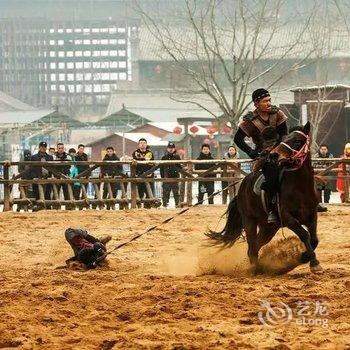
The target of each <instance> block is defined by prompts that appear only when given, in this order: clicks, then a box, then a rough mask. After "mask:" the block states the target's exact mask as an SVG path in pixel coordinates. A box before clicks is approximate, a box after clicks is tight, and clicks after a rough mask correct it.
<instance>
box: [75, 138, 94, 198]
mask: <svg viewBox="0 0 350 350" xmlns="http://www.w3.org/2000/svg"><path fill="white" fill-rule="evenodd" d="M84 151H85V146H84V145H83V144H80V145H78V152H77V153H76V155H75V161H76V162H87V161H88V160H89V157H88V155H87V154H86V153H85V152H84ZM76 167H77V169H78V175H79V174H81V173H82V172H84V171H86V170H88V169H89V165H84V164H83V165H82V164H79V165H78V164H77V165H76ZM89 176H90V174H87V175H86V176H85V178H88V177H89ZM83 186H84V189H85V192H86V191H87V186H88V184H82V185H81V188H82V187H83ZM79 198H81V193H80V191H79V196H78V199H79Z"/></svg>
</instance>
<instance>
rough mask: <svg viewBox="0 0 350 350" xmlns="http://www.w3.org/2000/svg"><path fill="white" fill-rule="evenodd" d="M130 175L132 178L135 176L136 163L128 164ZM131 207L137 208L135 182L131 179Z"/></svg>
mask: <svg viewBox="0 0 350 350" xmlns="http://www.w3.org/2000/svg"><path fill="white" fill-rule="evenodd" d="M130 177H131V178H132V179H134V178H135V177H136V164H134V163H131V164H130ZM131 208H132V209H135V208H137V184H136V182H133V181H131Z"/></svg>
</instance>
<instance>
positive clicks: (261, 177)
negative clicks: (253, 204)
mask: <svg viewBox="0 0 350 350" xmlns="http://www.w3.org/2000/svg"><path fill="white" fill-rule="evenodd" d="M259 172H260V175H259V176H258V177H257V179H256V180H255V183H254V187H253V191H254V193H255V194H256V195H257V196H259V197H260V199H261V204H262V206H263V208H264V211H265V213H266V214H267V213H268V211H267V204H266V203H267V201H268V198H267V194H266V192H265V191H264V190H263V189H262V188H261V185H262V184H263V183H264V182H265V176H264V174H263V173H262V172H261V171H259Z"/></svg>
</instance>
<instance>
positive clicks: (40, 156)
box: [32, 142, 53, 211]
mask: <svg viewBox="0 0 350 350" xmlns="http://www.w3.org/2000/svg"><path fill="white" fill-rule="evenodd" d="M46 150H47V143H46V142H40V143H39V151H38V153H36V154H34V155H33V156H32V161H34V162H49V161H53V157H52V156H51V155H49V154H47V153H46ZM49 177H51V172H50V168H49V167H45V168H44V167H43V166H40V165H33V167H32V178H33V179H47V178H49ZM43 188H44V197H45V199H46V200H49V199H50V198H51V192H52V185H51V184H45V185H43ZM33 194H34V197H35V199H36V200H39V199H40V195H39V187H38V185H37V184H33ZM38 209H39V207H38V206H35V207H34V208H33V211H37V210H38Z"/></svg>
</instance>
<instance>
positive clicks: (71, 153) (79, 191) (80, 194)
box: [17, 138, 350, 211]
mask: <svg viewBox="0 0 350 350" xmlns="http://www.w3.org/2000/svg"><path fill="white" fill-rule="evenodd" d="M342 156H343V157H345V158H350V144H347V145H346V146H345V148H344V154H343V155H342ZM238 157H239V155H238V152H237V149H236V147H235V146H233V145H231V146H230V147H228V149H227V151H226V152H225V154H224V156H223V159H237V158H238ZM314 157H315V158H326V159H329V158H333V155H332V154H331V153H330V152H329V148H328V146H327V145H325V144H323V145H321V146H320V147H319V150H318V152H317V153H316V154H315V155H314ZM132 159H134V160H136V161H138V163H137V166H136V174H134V175H136V176H137V177H140V176H141V177H146V178H147V177H154V170H153V169H152V167H153V165H150V164H142V161H146V160H154V155H153V152H152V150H151V149H150V147H149V146H148V144H147V140H146V139H144V138H141V139H140V140H139V142H138V148H137V149H136V150H135V151H134V152H133V153H132ZM196 159H197V160H213V159H214V158H213V156H212V154H211V150H210V145H209V144H203V145H202V147H201V151H200V153H199V155H198V157H197V158H196ZM88 160H89V157H88V155H87V154H86V153H85V146H84V145H83V144H80V145H78V147H77V150H76V149H75V148H70V149H69V150H68V151H67V150H66V149H65V145H64V144H63V143H58V144H57V145H56V148H53V147H50V148H49V149H48V145H47V143H46V142H40V144H39V149H38V152H37V153H35V154H31V153H30V151H29V150H25V151H24V154H23V161H39V162H48V161H53V162H54V161H60V162H62V161H72V162H73V165H71V164H67V165H62V164H61V165H59V166H52V164H50V166H48V165H47V166H41V165H30V166H29V165H23V164H22V165H21V166H20V167H19V172H20V173H21V178H22V179H35V178H37V179H48V178H78V177H79V178H86V179H87V178H89V177H90V176H91V169H90V166H89V165H88V164H86V165H85V164H81V163H79V164H75V163H76V162H87V161H88ZM102 160H103V161H118V160H120V159H119V158H118V156H117V155H116V152H115V149H114V148H113V147H112V146H108V147H107V148H106V153H105V155H104V157H103V158H102ZM161 160H167V161H176V160H180V156H179V155H178V154H177V150H176V145H175V144H174V143H173V142H169V143H168V145H167V147H166V150H165V153H164V156H163V157H162V158H161ZM213 165H214V164H212V163H197V164H195V167H194V169H195V170H196V171H197V172H198V173H199V174H201V173H205V177H208V178H214V177H216V173H215V172H214V171H210V169H211V167H213ZM328 165H329V162H328V163H327V162H316V163H315V164H314V166H315V168H325V167H327V166H328ZM182 169H183V168H182V166H181V165H180V164H179V163H176V162H175V163H173V164H165V165H162V166H161V167H160V176H161V178H164V179H166V178H172V179H174V178H179V177H180V174H181V170H182ZM184 170H185V169H184ZM343 170H344V169H343V168H342V167H339V168H338V176H339V178H338V181H337V183H336V188H337V190H338V191H339V193H340V198H341V201H344V181H343V179H342V173H343ZM230 174H231V175H229V176H234V174H232V172H231V173H230ZM127 175H130V174H127V173H126V171H125V169H124V168H123V166H122V165H121V164H120V163H110V164H106V165H103V166H101V168H100V174H99V178H100V182H99V183H97V186H98V188H99V190H100V191H102V198H103V199H110V198H117V197H118V194H119V192H120V190H121V185H120V183H118V182H110V187H109V186H107V185H106V182H104V181H103V179H104V178H116V177H125V176H127ZM226 176H227V175H226ZM87 185H88V184H86V183H81V182H79V181H76V182H74V183H73V184H72V194H73V198H74V199H75V200H80V199H83V198H84V196H85V197H86V193H87ZM95 186H96V185H95ZM227 186H228V182H227V181H222V189H224V191H223V196H224V197H225V198H226V199H227V196H228V189H227ZM316 186H317V187H316V190H317V193H318V196H319V201H320V203H322V202H324V203H329V201H330V196H331V191H332V190H335V186H333V187H334V188H332V184H331V182H318V183H317V185H316ZM102 187H103V189H102ZM42 188H43V194H41V196H44V198H45V200H50V199H53V198H57V196H58V198H61V197H63V198H64V200H66V201H69V200H70V199H71V197H72V194H70V191H69V185H68V184H66V183H61V184H59V183H57V184H56V186H53V185H52V184H50V183H48V184H45V185H43V187H42ZM95 188H96V187H95ZM137 188H138V195H139V198H140V199H141V200H143V199H149V198H151V197H155V196H154V194H155V186H154V182H148V183H147V184H146V182H143V183H138V185H137ZM179 188H180V187H179V182H163V183H162V205H163V207H167V206H168V205H169V201H170V197H171V194H172V196H173V198H174V202H175V206H176V207H178V206H180V194H179V191H180V189H179ZM22 189H23V191H24V193H25V195H26V197H28V198H31V197H33V198H35V199H36V200H38V199H40V190H39V186H38V184H36V183H33V185H32V186H29V185H24V186H22ZM56 191H57V192H56ZM213 193H214V181H212V180H210V181H209V180H208V181H203V180H201V181H198V201H199V202H203V201H204V195H205V194H206V195H207V200H208V203H209V204H214V198H213V197H212V194H213ZM96 198H97V194H96V191H95V199H96ZM140 205H141V204H140V203H139V206H140ZM151 206H152V202H151V201H144V207H145V208H150V207H151ZM92 207H93V208H96V207H97V205H93V206H92ZM100 207H101V206H100ZM125 207H127V205H120V206H119V208H121V209H123V208H125ZM74 208H75V206H74V205H73V204H67V205H66V209H68V210H70V209H74ZM21 209H25V210H26V209H28V206H27V205H24V204H21V205H18V208H17V210H21ZM32 209H33V210H34V211H36V210H40V207H38V206H34V207H33V208H32ZM106 209H115V205H114V204H107V205H106Z"/></svg>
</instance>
